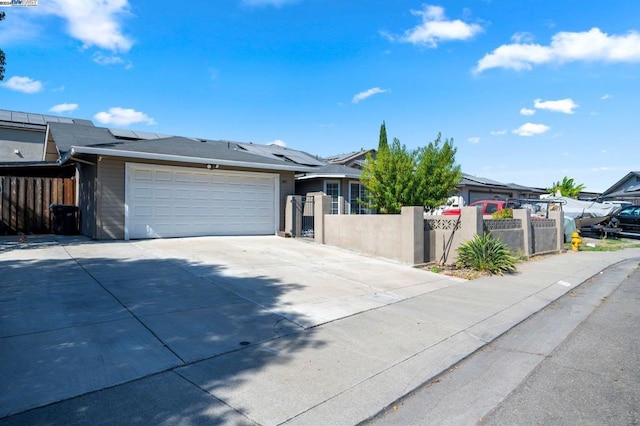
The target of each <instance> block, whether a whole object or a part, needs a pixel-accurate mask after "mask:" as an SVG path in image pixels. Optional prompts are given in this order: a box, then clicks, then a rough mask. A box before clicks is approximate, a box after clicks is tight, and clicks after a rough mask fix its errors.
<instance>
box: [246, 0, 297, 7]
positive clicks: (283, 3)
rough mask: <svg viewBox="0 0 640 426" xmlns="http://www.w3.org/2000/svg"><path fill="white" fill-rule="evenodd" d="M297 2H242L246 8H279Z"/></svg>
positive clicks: (281, 0) (295, 0)
mask: <svg viewBox="0 0 640 426" xmlns="http://www.w3.org/2000/svg"><path fill="white" fill-rule="evenodd" d="M296 2H297V0H242V3H243V4H246V5H247V6H275V7H281V6H285V5H287V4H293V3H296Z"/></svg>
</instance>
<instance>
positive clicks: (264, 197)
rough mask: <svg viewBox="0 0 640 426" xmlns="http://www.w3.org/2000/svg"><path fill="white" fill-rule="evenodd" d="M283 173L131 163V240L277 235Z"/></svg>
mask: <svg viewBox="0 0 640 426" xmlns="http://www.w3.org/2000/svg"><path fill="white" fill-rule="evenodd" d="M277 200H278V175H277V174H273V173H258V172H239V171H230V170H219V169H216V168H215V166H214V168H213V169H211V170H209V169H196V168H189V167H173V166H159V165H152V164H137V163H127V165H126V186H125V239H144V238H166V237H193V236H204V235H273V234H275V233H276V231H277V227H278V223H277V218H278V214H277V212H278V209H279V206H278V203H277Z"/></svg>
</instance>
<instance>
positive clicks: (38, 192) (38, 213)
mask: <svg viewBox="0 0 640 426" xmlns="http://www.w3.org/2000/svg"><path fill="white" fill-rule="evenodd" d="M34 197H35V204H36V206H35V229H34V230H33V232H35V233H38V234H42V233H46V232H47V228H48V227H46V226H45V224H44V221H43V220H42V219H43V216H42V208H43V205H42V202H43V199H42V178H36V180H35V189H34Z"/></svg>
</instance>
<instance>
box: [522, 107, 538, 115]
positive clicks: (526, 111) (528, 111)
mask: <svg viewBox="0 0 640 426" xmlns="http://www.w3.org/2000/svg"><path fill="white" fill-rule="evenodd" d="M535 113H536V110H535V109H529V108H522V109H521V110H520V114H521V115H533V114H535Z"/></svg>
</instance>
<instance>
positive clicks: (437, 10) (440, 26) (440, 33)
mask: <svg viewBox="0 0 640 426" xmlns="http://www.w3.org/2000/svg"><path fill="white" fill-rule="evenodd" d="M411 13H412V14H413V15H415V16H419V17H421V18H422V23H421V24H420V25H417V26H415V27H413V28H411V29H409V30H406V31H405V32H404V34H403V35H402V36H394V35H390V34H384V35H385V36H386V37H387V38H389V39H390V40H392V41H400V42H403V43H411V44H416V45H420V46H427V47H432V48H435V47H438V43H440V42H443V41H450V40H468V39H470V38H472V37H473V36H475V35H476V34H478V33H480V32H482V31H483V30H482V27H481V26H480V25H478V24H468V23H466V22H463V21H461V20H459V19H456V20H453V21H451V20H447V19H446V17H445V14H444V8H442V7H441V6H430V5H424V9H423V10H412V11H411Z"/></svg>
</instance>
